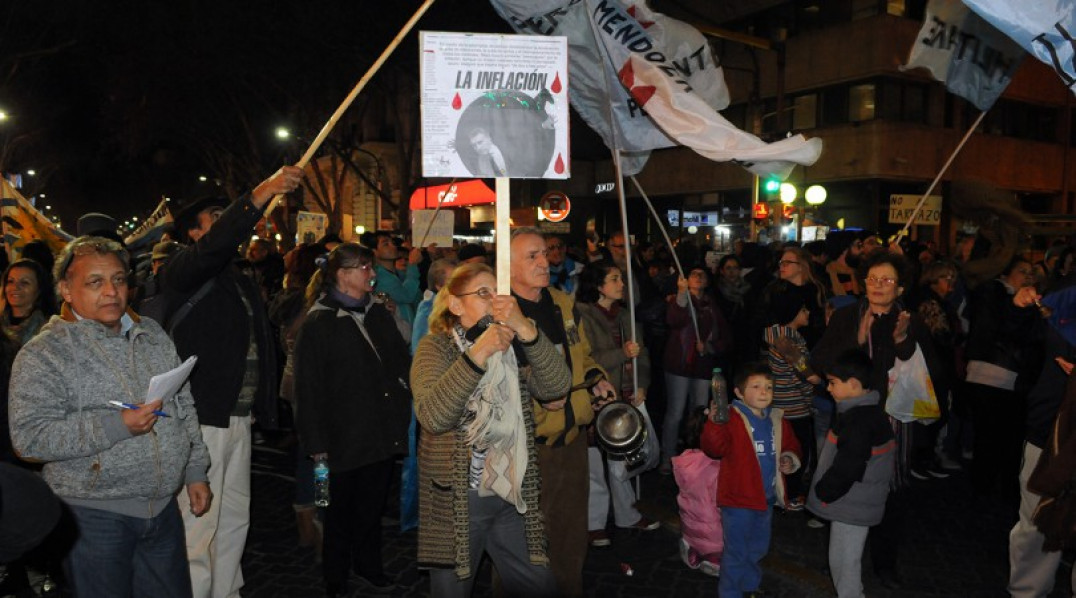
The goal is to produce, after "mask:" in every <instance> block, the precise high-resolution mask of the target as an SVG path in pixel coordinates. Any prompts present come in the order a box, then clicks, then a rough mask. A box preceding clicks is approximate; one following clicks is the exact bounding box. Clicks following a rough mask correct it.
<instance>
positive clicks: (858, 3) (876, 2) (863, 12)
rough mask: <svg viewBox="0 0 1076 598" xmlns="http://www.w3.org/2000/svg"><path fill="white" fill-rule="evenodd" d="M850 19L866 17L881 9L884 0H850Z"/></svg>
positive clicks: (875, 13) (856, 19) (855, 19)
mask: <svg viewBox="0 0 1076 598" xmlns="http://www.w3.org/2000/svg"><path fill="white" fill-rule="evenodd" d="M851 4H852V20H853V21H858V20H859V19H866V18H869V17H873V16H875V15H877V14H879V13H880V12H881V11H882V6H883V5H884V4H885V2H884V0H852V2H851Z"/></svg>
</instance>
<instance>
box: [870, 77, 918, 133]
mask: <svg viewBox="0 0 1076 598" xmlns="http://www.w3.org/2000/svg"><path fill="white" fill-rule="evenodd" d="M876 113H877V116H878V117H879V118H882V119H884V120H888V121H896V122H910V123H918V124H925V123H926V119H927V88H926V86H925V85H923V84H920V83H911V82H907V81H897V80H885V81H882V82H881V84H880V88H879V91H878V107H877V110H876Z"/></svg>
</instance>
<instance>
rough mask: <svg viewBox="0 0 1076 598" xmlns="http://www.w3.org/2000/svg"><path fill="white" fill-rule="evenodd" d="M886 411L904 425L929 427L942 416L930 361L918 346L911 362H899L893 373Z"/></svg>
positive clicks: (891, 371)
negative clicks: (916, 424)
mask: <svg viewBox="0 0 1076 598" xmlns="http://www.w3.org/2000/svg"><path fill="white" fill-rule="evenodd" d="M885 412H886V413H888V414H889V415H891V416H892V417H893V418H894V419H896V420H898V421H900V422H903V423H908V422H912V421H918V422H919V423H922V424H929V423H931V422H933V421H934V420H936V419H938V418H939V417H941V409H940V408H939V406H938V397H937V395H935V394H934V383H933V382H931V380H930V370H928V369H927V360H926V359H925V358H924V357H923V350H922V349H920V348H919V345H918V344H917V345H916V346H915V353H913V354H912V357H911V358H910V359H908V360H907V361H904V360H900V359H897V360H896V361H894V362H893V368H892V369H890V370H889V398H887V399H886V403H885Z"/></svg>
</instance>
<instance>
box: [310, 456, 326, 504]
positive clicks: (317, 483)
mask: <svg viewBox="0 0 1076 598" xmlns="http://www.w3.org/2000/svg"><path fill="white" fill-rule="evenodd" d="M314 504H315V505H317V506H319V507H327V506H329V461H328V460H327V459H326V458H325V457H322V458H320V459H318V460H317V461H315V462H314Z"/></svg>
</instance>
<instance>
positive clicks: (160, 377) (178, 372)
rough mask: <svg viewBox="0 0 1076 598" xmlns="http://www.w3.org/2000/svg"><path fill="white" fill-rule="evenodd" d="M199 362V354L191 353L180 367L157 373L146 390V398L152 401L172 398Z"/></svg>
mask: <svg viewBox="0 0 1076 598" xmlns="http://www.w3.org/2000/svg"><path fill="white" fill-rule="evenodd" d="M197 362H198V356H197V355H191V356H190V357H189V358H187V361H184V362H183V363H182V364H180V365H179V367H177V368H175V369H173V370H169V371H167V372H165V373H163V374H157V375H156V376H154V377H153V378H150V381H149V389H148V390H146V400H147V401H152V400H154V399H164V400H165V401H167V400H168V399H170V398H172V395H174V394H176V391H178V390H179V389H180V387H182V386H183V383H184V382H186V381H187V378H188V377H190V375H191V370H192V369H194V364H195V363H197Z"/></svg>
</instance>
